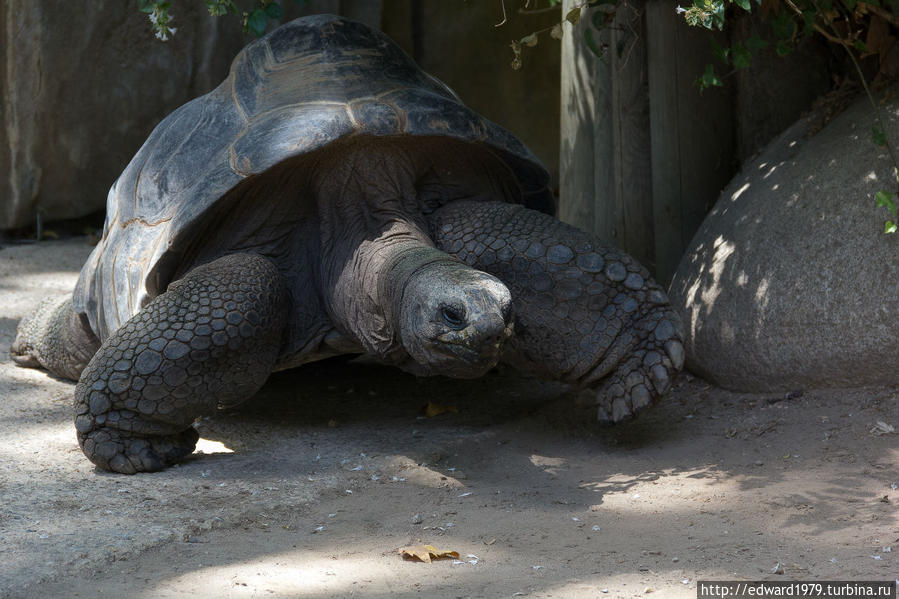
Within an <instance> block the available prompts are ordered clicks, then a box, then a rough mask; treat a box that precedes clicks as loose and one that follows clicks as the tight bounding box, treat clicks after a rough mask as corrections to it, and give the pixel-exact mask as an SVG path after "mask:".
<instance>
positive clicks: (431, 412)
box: [423, 401, 459, 418]
mask: <svg viewBox="0 0 899 599" xmlns="http://www.w3.org/2000/svg"><path fill="white" fill-rule="evenodd" d="M423 411H424V415H425V416H427V417H428V418H433V417H434V416H440V415H441V414H446V413H447V412H452V413H453V414H458V413H459V408H457V407H456V406H444V405H442V404H439V403H434V402H432V401H428V405H426V406H425V407H424V410H423Z"/></svg>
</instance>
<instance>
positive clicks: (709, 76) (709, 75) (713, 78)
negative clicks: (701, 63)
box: [697, 64, 724, 91]
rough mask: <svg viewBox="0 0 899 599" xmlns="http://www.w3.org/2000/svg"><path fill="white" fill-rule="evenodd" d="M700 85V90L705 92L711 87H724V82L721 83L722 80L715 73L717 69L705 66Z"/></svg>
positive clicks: (709, 65)
mask: <svg viewBox="0 0 899 599" xmlns="http://www.w3.org/2000/svg"><path fill="white" fill-rule="evenodd" d="M697 83H698V84H699V90H700V91H705V90H706V89H708V88H710V87H723V86H724V82H723V81H721V78H720V77H718V75H717V74H716V73H715V67H714V66H713V65H711V64H707V65H705V71H704V72H703V73H702V76H701V77H700V78H699V79H698V80H697Z"/></svg>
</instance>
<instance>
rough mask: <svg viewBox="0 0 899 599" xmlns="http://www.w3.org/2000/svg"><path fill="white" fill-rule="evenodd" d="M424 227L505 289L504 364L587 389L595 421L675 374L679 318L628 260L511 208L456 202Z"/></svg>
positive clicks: (642, 403)
mask: <svg viewBox="0 0 899 599" xmlns="http://www.w3.org/2000/svg"><path fill="white" fill-rule="evenodd" d="M429 219H430V225H431V232H432V234H433V236H434V240H435V243H436V244H437V247H438V248H440V249H441V250H443V251H445V252H448V253H450V254H453V255H455V256H457V257H459V258H460V259H462V260H464V261H465V262H467V263H468V264H469V265H471V266H473V267H475V268H478V269H481V270H485V271H487V272H489V273H491V274H493V275H494V276H496V277H498V278H499V279H500V280H501V281H502V282H503V283H505V284H506V285H507V286H508V287H509V289H510V290H511V291H512V297H513V310H514V311H515V332H514V336H513V338H512V339H511V340H510V342H509V349H510V351H509V352H508V355H507V356H506V357H505V358H504V359H506V361H508V362H510V363H512V364H513V365H515V366H518V367H519V368H521V369H522V370H525V371H528V372H534V373H537V374H540V375H542V376H544V377H546V378H552V379H557V380H563V381H566V382H571V383H574V384H577V385H581V386H589V387H591V388H595V389H596V391H597V393H596V404H597V416H598V418H599V420H600V421H603V422H618V421H622V420H626V419H628V418H631V417H632V416H634V415H635V414H636V413H637V412H639V411H640V410H642V409H644V408H646V407H647V406H649V405H651V404H652V403H654V402H655V401H656V400H657V399H658V398H659V397H661V395H662V394H663V393H665V391H667V389H668V388H669V386H670V384H671V380H672V378H673V377H674V376H675V375H676V373H677V372H678V371H679V370H680V369H681V368H682V367H683V360H684V349H683V345H682V340H683V333H682V325H681V322H680V319H679V318H678V316H677V315H676V314H675V313H674V312H673V311H672V310H671V309H670V308H669V305H668V298H667V297H666V295H665V293H664V291H663V290H662V289H661V287H659V285H658V284H656V283H655V282H654V281H652V280H651V279H650V278H649V274H648V273H647V271H646V269H645V268H643V267H642V266H640V265H639V264H638V263H637V262H636V261H635V260H633V258H631V257H629V256H627V255H626V254H624V253H622V252H620V251H618V250H615V249H613V248H609V247H606V246H604V245H602V243H601V242H600V241H598V240H597V239H596V238H595V237H593V236H592V235H589V234H587V233H585V232H583V231H581V230H579V229H576V228H574V227H571V226H569V225H566V224H564V223H561V222H559V221H557V220H556V219H554V218H552V217H550V216H547V215H545V214H542V213H539V212H535V211H533V210H527V209H525V208H523V207H521V206H517V205H513V204H503V203H494V202H480V203H478V202H466V201H457V202H452V203H450V204H447V205H446V206H444V207H443V208H440V209H439V210H437V211H435V212H434V213H433V214H432V215H431V216H430V217H429Z"/></svg>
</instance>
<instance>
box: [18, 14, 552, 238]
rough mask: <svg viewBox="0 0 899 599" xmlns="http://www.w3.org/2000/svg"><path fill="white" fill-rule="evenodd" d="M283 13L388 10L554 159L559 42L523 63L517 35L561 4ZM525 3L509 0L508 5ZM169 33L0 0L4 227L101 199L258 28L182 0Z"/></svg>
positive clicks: (417, 52) (414, 42)
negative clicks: (536, 13)
mask: <svg viewBox="0 0 899 599" xmlns="http://www.w3.org/2000/svg"><path fill="white" fill-rule="evenodd" d="M283 5H284V8H285V19H292V18H296V17H298V16H301V15H303V14H311V13H319V12H329V13H336V14H342V15H344V16H347V17H349V18H353V19H356V20H359V21H362V22H365V23H367V24H369V25H372V26H376V27H377V26H379V24H383V25H382V28H383V29H385V30H386V31H387V33H388V35H391V36H392V37H394V38H395V39H397V40H398V41H399V43H400V44H401V45H403V46H404V47H405V49H406V50H407V52H409V54H410V55H412V56H413V57H414V58H415V59H416V60H417V61H419V62H420V64H421V65H422V66H423V68H424V69H425V70H427V71H430V72H432V73H434V74H435V75H436V76H438V77H439V78H441V79H443V80H444V81H446V82H447V83H448V84H449V85H450V86H451V87H453V88H454V89H455V90H456V91H457V92H458V93H459V95H460V96H461V97H462V99H463V100H464V101H465V102H466V103H467V104H469V105H470V106H471V107H472V108H474V109H475V110H477V111H479V112H481V113H483V114H484V115H485V116H487V117H488V118H490V119H492V120H494V121H496V122H498V123H500V124H501V125H503V126H505V127H506V128H508V129H510V130H511V131H513V132H514V133H516V134H517V135H519V136H520V137H522V139H524V141H525V143H526V144H528V145H529V146H530V147H531V148H532V149H533V150H534V152H535V153H536V154H537V155H538V156H539V157H540V158H541V159H542V160H543V161H544V162H545V163H546V165H547V168H549V170H550V171H551V172H552V173H553V175H554V176H555V175H556V173H557V172H558V167H557V163H558V127H559V117H558V110H559V109H558V104H559V102H558V77H559V50H558V42H556V41H555V40H552V39H550V38H549V37H548V36H543V37H544V40H545V41H544V43H543V44H541V45H540V46H539V47H538V48H533V49H529V51H528V53H527V55H526V57H525V61H524V68H523V69H522V70H521V71H513V70H512V69H511V68H510V67H509V62H510V61H511V58H512V54H511V50H510V49H509V42H510V41H511V40H512V39H518V38H520V37H522V36H523V35H525V34H526V33H528V32H529V31H532V30H534V29H536V28H538V27H541V26H542V25H541V23H542V22H544V21H546V20H547V19H549V20H552V19H553V18H558V15H557V13H550V14H548V15H542V16H540V17H537V18H531V17H528V18H524V17H519V16H518V15H517V13H515V14H510V15H509V16H510V19H509V23H508V24H507V25H506V26H504V27H500V28H496V27H494V25H495V23H498V22H499V21H500V20H501V19H502V16H501V13H500V14H495V13H497V12H498V11H499V10H500V6H501V5H500V4H499V3H496V4H495V5H494V4H493V3H480V2H478V3H472V2H462V1H461V0H457V1H453V2H439V3H438V2H428V3H419V2H412V1H411V0H393V1H390V0H388V1H387V2H382V1H380V0H316V1H312V2H307V3H305V4H304V5H303V7H302V8H298V7H297V6H296V4H295V3H293V2H291V1H285V2H283ZM514 8H515V7H512V6H511V4H510V11H512V10H513V9H514ZM172 13H173V15H174V19H173V21H172V25H173V26H175V27H176V28H177V29H178V31H177V33H176V34H175V36H174V37H173V39H172V40H170V41H168V42H165V43H163V42H161V41H159V40H157V39H155V38H154V37H153V33H152V31H151V29H150V26H149V23H148V22H147V17H146V15H144V14H142V13H140V12H138V10H137V8H136V6H135V3H133V2H123V1H122V0H95V1H92V2H50V1H47V0H41V1H37V2H35V1H34V0H30V1H28V0H5V1H4V2H2V3H0V48H2V52H0V55H2V56H3V57H4V59H3V61H2V64H0V70H2V73H0V118H2V122H3V123H4V126H3V127H2V128H0V230H4V229H10V228H16V227H27V226H31V225H33V224H34V223H35V218H36V213H37V212H40V213H41V215H42V217H43V220H44V221H52V220H57V219H64V218H72V217H78V216H83V215H86V214H90V213H93V212H96V211H100V210H102V209H103V207H104V206H105V201H106V194H107V191H108V190H109V187H110V186H111V185H112V183H113V182H114V181H115V179H116V178H117V177H118V175H119V173H121V171H122V170H123V169H124V167H125V165H126V164H127V163H128V161H129V160H130V159H131V157H132V156H133V155H134V153H135V152H136V151H137V149H138V148H139V147H140V145H141V144H142V143H143V141H144V139H146V137H147V135H148V134H149V132H150V131H151V130H152V129H153V127H154V126H155V125H156V124H157V123H158V122H159V121H160V120H161V119H162V118H163V117H164V116H165V115H166V114H168V113H169V112H171V111H172V110H174V109H175V108H177V107H178V106H180V105H181V104H183V103H184V102H186V101H187V100H189V99H191V98H193V97H196V96H198V95H201V94H203V93H206V92H207V91H209V90H210V89H212V88H213V87H215V86H216V85H217V84H218V83H219V82H220V81H221V80H222V79H223V78H224V77H225V76H226V75H227V72H228V66H229V65H230V62H231V59H232V58H233V56H234V55H235V54H236V53H237V52H238V51H239V50H240V48H241V47H242V46H243V45H244V44H245V43H247V42H248V41H249V40H250V39H252V38H251V37H249V36H246V35H244V34H243V32H242V31H241V27H240V23H239V21H238V19H236V18H234V17H230V16H229V17H223V18H213V17H210V16H209V15H208V13H207V11H206V8H205V5H204V4H203V3H202V2H201V1H200V0H190V1H186V2H178V3H175V4H174V5H173V7H172Z"/></svg>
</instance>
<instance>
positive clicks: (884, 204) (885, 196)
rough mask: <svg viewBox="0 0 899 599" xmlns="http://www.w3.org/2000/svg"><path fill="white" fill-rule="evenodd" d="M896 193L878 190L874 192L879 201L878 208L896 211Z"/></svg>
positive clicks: (876, 199) (875, 198)
mask: <svg viewBox="0 0 899 599" xmlns="http://www.w3.org/2000/svg"><path fill="white" fill-rule="evenodd" d="M894 195H895V194H893V192H890V191H878V192H877V193H875V194H874V201H876V202H877V207H878V208H886V209H887V210H889V211H890V212H892V213H894V214H895V213H896V201H895V200H894V199H893V197H894Z"/></svg>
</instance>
